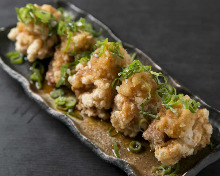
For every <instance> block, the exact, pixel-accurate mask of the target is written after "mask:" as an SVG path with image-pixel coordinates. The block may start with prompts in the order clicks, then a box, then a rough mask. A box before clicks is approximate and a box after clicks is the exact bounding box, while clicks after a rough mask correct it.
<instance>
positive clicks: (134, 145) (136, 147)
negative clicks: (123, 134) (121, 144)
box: [129, 141, 142, 153]
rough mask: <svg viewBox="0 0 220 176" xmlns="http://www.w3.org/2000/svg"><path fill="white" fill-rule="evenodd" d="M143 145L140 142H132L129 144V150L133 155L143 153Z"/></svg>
mask: <svg viewBox="0 0 220 176" xmlns="http://www.w3.org/2000/svg"><path fill="white" fill-rule="evenodd" d="M141 148H142V145H141V143H140V142H138V141H131V143H130V144H129V150H130V151H131V152H133V153H139V152H140V151H141Z"/></svg>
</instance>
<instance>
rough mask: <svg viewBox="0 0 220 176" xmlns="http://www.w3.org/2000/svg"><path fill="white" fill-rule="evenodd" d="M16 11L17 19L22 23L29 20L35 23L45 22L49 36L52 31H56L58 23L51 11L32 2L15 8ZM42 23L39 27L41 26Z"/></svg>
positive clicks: (26, 22)
mask: <svg viewBox="0 0 220 176" xmlns="http://www.w3.org/2000/svg"><path fill="white" fill-rule="evenodd" d="M16 13H17V17H18V20H19V21H21V22H22V23H25V24H28V23H30V22H34V23H35V24H39V23H42V24H47V26H48V28H49V33H48V35H49V36H51V35H52V34H54V33H57V30H56V29H57V24H58V23H57V21H56V19H55V17H54V16H53V15H52V14H51V13H49V12H47V11H45V10H41V9H39V8H37V7H35V5H33V4H30V3H29V4H27V5H26V6H25V7H21V8H16ZM59 20H60V19H59ZM42 24H41V27H43V25H42Z"/></svg>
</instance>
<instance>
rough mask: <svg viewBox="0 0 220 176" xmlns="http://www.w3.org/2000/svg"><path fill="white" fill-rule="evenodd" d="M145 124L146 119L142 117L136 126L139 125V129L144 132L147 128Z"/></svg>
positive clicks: (146, 123) (146, 122)
mask: <svg viewBox="0 0 220 176" xmlns="http://www.w3.org/2000/svg"><path fill="white" fill-rule="evenodd" d="M143 124H145V125H143ZM147 125H148V121H147V119H144V118H143V119H141V120H139V122H138V126H139V129H140V131H141V132H144V131H145V130H146V129H147ZM143 126H144V127H143Z"/></svg>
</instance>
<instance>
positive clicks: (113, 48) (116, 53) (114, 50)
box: [108, 42, 124, 61]
mask: <svg viewBox="0 0 220 176" xmlns="http://www.w3.org/2000/svg"><path fill="white" fill-rule="evenodd" d="M119 46H122V44H121V43H120V42H111V43H110V45H109V46H108V50H109V51H110V53H111V55H112V56H113V57H114V58H115V59H116V60H118V61H119V58H121V59H124V56H123V55H122V54H121V52H120V48H119Z"/></svg>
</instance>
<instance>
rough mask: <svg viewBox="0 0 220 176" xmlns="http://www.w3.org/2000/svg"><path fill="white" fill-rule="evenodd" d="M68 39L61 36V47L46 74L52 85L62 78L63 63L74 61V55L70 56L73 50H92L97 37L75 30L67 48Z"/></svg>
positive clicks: (78, 51)
mask: <svg viewBox="0 0 220 176" xmlns="http://www.w3.org/2000/svg"><path fill="white" fill-rule="evenodd" d="M67 43H68V39H67V38H66V37H64V36H62V37H61V47H60V48H59V49H57V50H56V52H55V54H54V57H53V59H52V60H51V62H50V64H49V69H48V71H47V74H46V80H47V81H48V83H49V84H50V85H54V84H56V83H58V81H59V79H60V67H61V66H62V65H63V64H68V63H71V62H73V61H74V57H73V56H70V54H72V53H73V52H77V53H79V54H80V52H83V51H87V50H91V48H92V47H93V45H94V44H95V43H96V39H95V38H94V37H93V36H92V35H91V34H89V33H88V32H85V31H82V32H74V34H73V36H72V38H71V42H70V44H69V46H68V48H67V49H66V46H67Z"/></svg>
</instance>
